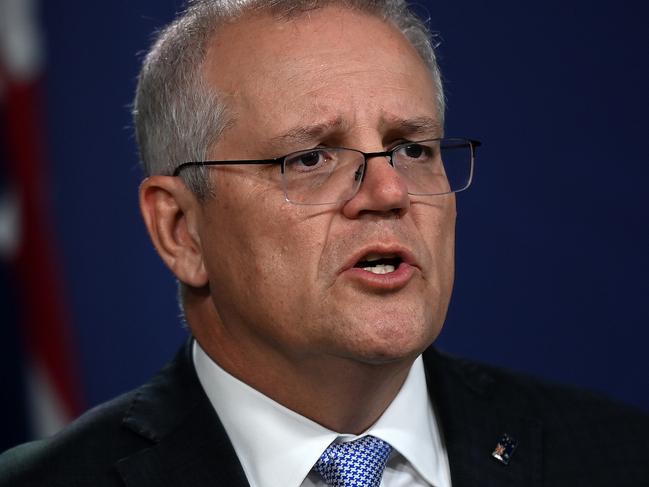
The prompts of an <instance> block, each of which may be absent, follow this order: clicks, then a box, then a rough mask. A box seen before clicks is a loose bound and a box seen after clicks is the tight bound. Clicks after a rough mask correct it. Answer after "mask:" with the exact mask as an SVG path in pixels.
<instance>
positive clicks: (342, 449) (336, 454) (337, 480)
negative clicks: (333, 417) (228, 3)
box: [313, 436, 392, 487]
mask: <svg viewBox="0 0 649 487" xmlns="http://www.w3.org/2000/svg"><path fill="white" fill-rule="evenodd" d="M391 451H392V447H391V446H390V445H389V444H387V443H386V442H385V441H383V440H379V439H378V438H375V437H374V436H363V437H362V438H359V439H358V440H354V441H350V442H348V443H332V444H331V445H329V446H328V447H327V449H326V450H325V451H324V453H323V454H322V456H321V457H320V459H319V460H318V462H317V463H316V464H315V466H314V467H313V468H314V469H315V471H316V472H318V473H319V474H320V475H322V478H323V479H324V480H325V482H327V484H329V485H331V486H333V487H378V486H379V484H380V483H381V477H382V476H383V469H384V468H385V464H386V462H387V461H388V457H389V456H390V452H391Z"/></svg>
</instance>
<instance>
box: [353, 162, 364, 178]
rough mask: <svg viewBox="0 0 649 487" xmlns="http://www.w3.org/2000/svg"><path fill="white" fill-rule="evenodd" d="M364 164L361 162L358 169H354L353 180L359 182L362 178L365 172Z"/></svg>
mask: <svg viewBox="0 0 649 487" xmlns="http://www.w3.org/2000/svg"><path fill="white" fill-rule="evenodd" d="M363 167H364V165H363V164H361V165H360V166H358V169H356V172H355V173H354V182H355V183H359V182H361V181H362V180H363V176H364V174H365V171H363Z"/></svg>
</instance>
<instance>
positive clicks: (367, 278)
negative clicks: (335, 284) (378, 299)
mask: <svg viewBox="0 0 649 487" xmlns="http://www.w3.org/2000/svg"><path fill="white" fill-rule="evenodd" d="M415 270H416V268H415V267H413V266H411V265H410V264H406V263H405V262H401V263H400V264H399V267H397V268H396V269H395V270H394V272H389V273H387V274H374V273H373V272H370V271H366V270H364V269H361V268H360V267H352V268H351V269H347V270H346V271H344V272H343V275H344V276H346V277H348V278H349V279H352V280H353V281H355V282H357V283H358V284H361V285H362V286H364V287H367V288H370V289H375V290H377V291H396V290H399V289H401V288H403V287H404V286H405V285H406V284H408V282H410V280H411V279H412V277H413V275H414V274H415Z"/></svg>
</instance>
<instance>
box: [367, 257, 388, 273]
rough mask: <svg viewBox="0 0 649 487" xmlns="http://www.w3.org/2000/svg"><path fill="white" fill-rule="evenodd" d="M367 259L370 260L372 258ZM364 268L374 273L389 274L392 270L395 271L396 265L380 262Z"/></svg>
mask: <svg viewBox="0 0 649 487" xmlns="http://www.w3.org/2000/svg"><path fill="white" fill-rule="evenodd" d="M366 260H368V261H369V260H370V259H366ZM370 262H371V261H370ZM363 270H364V271H368V272H371V273H373V274H389V273H390V272H394V266H393V265H390V264H379V265H375V266H374V267H363Z"/></svg>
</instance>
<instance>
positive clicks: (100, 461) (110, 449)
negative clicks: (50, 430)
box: [0, 392, 146, 487]
mask: <svg viewBox="0 0 649 487" xmlns="http://www.w3.org/2000/svg"><path fill="white" fill-rule="evenodd" d="M135 394H136V393H135V392H131V393H128V394H125V395H123V396H120V397H118V398H116V399H114V400H112V401H110V402H107V403H105V404H102V405H100V406H98V407H96V408H94V409H91V410H90V411H88V412H86V413H85V414H83V415H82V416H80V417H79V418H78V419H77V420H75V421H74V422H72V423H71V424H70V425H69V426H67V427H66V428H65V429H64V430H62V431H61V432H60V433H58V434H56V435H54V436H52V437H50V438H46V439H43V440H39V441H34V442H31V443H26V444H24V445H20V446H17V447H15V448H13V449H11V450H8V451H6V452H5V453H3V454H2V455H0V486H1V487H5V486H10V485H11V486H16V487H18V486H37V485H52V486H57V485H71V484H72V485H93V486H95V485H96V486H102V485H113V481H116V480H117V477H116V472H114V471H113V465H114V463H115V462H116V461H117V460H118V459H119V458H122V457H124V456H127V455H129V454H130V453H131V452H133V451H136V450H138V449H140V448H142V447H144V446H146V442H145V441H144V440H143V439H142V437H141V436H139V435H137V434H135V433H133V432H132V431H130V430H129V429H127V428H125V427H124V425H123V418H124V417H125V415H126V414H127V412H128V409H129V407H130V404H132V402H133V399H134V396H135ZM43 479H47V481H46V483H42V482H43ZM57 482H58V483H57Z"/></svg>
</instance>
